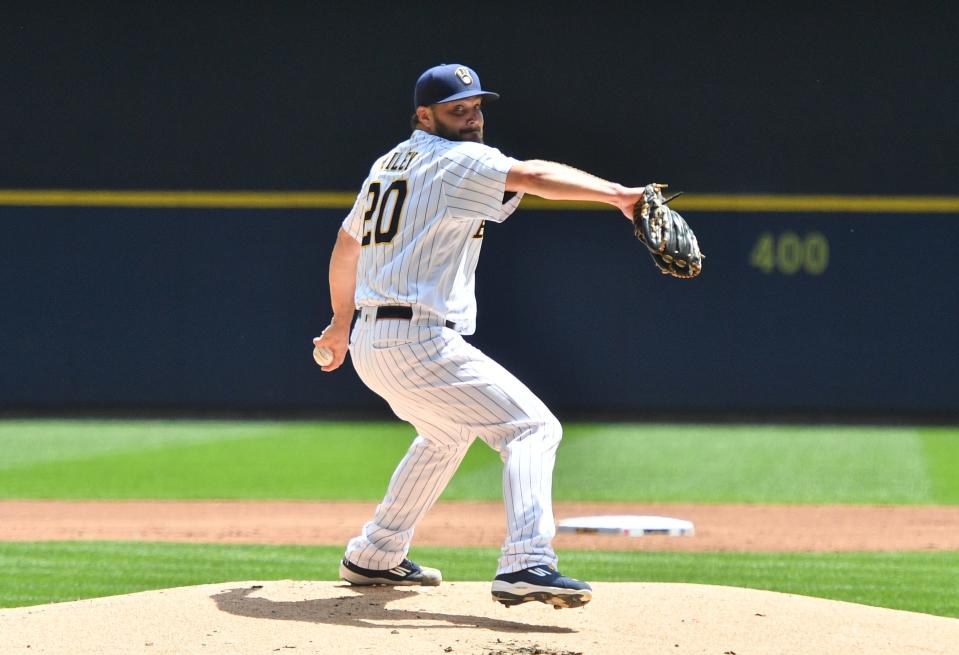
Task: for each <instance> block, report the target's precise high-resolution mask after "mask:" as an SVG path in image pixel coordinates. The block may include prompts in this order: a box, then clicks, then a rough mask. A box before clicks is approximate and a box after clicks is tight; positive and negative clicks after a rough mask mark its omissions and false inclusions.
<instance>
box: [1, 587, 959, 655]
mask: <svg viewBox="0 0 959 655" xmlns="http://www.w3.org/2000/svg"><path fill="white" fill-rule="evenodd" d="M594 590H595V597H594V600H593V602H592V603H590V605H588V606H587V607H585V608H582V609H574V610H560V611H556V610H553V609H552V608H551V607H548V606H546V605H541V604H539V603H529V604H526V605H521V606H519V607H514V608H511V609H507V608H505V607H503V606H501V605H499V604H497V603H494V602H492V601H491V600H490V596H489V584H488V583H486V582H454V583H444V584H443V585H442V586H440V587H432V588H383V587H378V588H366V589H363V588H356V587H348V586H345V585H342V584H340V583H331V582H296V581H294V582H291V581H278V582H226V583H221V584H211V585H202V586H197V587H184V588H179V589H166V590H162V591H149V592H143V593H138V594H130V595H126V596H113V597H109V598H96V599H91V600H82V601H76V602H72V603H60V604H55V605H42V606H36V607H22V608H16V609H5V610H0V635H3V639H2V643H0V652H2V653H25V654H26V653H29V654H31V655H32V654H35V653H64V654H66V653H69V654H70V655H81V654H84V653H97V654H104V653H147V654H150V655H161V654H165V653H171V654H172V653H210V654H214V655H218V654H224V655H225V654H230V655H235V654H243V653H258V654H259V653H271V652H277V653H291V654H296V653H324V654H326V653H336V654H343V655H347V654H352V653H384V652H401V653H405V654H408V655H419V654H420V653H425V654H430V653H437V654H440V653H453V654H456V653H461V654H482V655H573V654H576V653H582V654H583V655H605V654H608V653H610V654H611V653H617V654H620V653H670V654H672V655H675V654H681V653H709V654H715V655H722V654H726V655H731V654H736V655H748V654H751V653H780V654H789V653H796V654H800V653H801V654H803V655H806V654H808V653H817V655H830V654H833V653H834V654H836V655H840V654H841V655H847V654H848V653H854V652H857V653H870V654H871V655H878V654H881V653H889V654H890V655H892V654H895V655H908V654H909V653H923V654H925V655H929V654H931V653H947V652H955V650H954V648H955V644H957V643H959V620H956V619H947V618H941V617H935V616H929V615H925V614H916V613H911V612H902V611H898V610H889V609H882V608H876V607H867V606H864V605H855V604H851V603H842V602H837V601H829V600H821V599H816V598H807V597H804V596H795V595H790V594H779V593H772V592H762V591H753V590H747V589H737V588H732V587H711V586H704V585H687V584H640V583H597V584H595V585H594Z"/></svg>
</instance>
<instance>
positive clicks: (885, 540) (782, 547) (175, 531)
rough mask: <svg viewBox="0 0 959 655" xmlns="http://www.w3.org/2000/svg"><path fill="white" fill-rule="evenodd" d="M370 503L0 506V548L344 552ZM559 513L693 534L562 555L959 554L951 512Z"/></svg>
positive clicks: (477, 515)
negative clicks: (5, 544)
mask: <svg viewBox="0 0 959 655" xmlns="http://www.w3.org/2000/svg"><path fill="white" fill-rule="evenodd" d="M374 507H375V504H374V503H349V502H336V503H333V502H324V503H313V502H254V501H231V502H211V501H196V502H171V501H72V502H71V501H35V500H26V501H0V541H43V540H78V539H104V540H149V541H179V542H209V543H270V544H332V545H344V544H345V543H346V541H347V540H348V539H349V538H350V537H352V536H354V535H355V534H356V533H357V531H358V530H359V528H360V526H361V525H362V524H363V522H364V521H365V520H367V518H368V517H369V516H370V515H371V514H372V512H373V509H374ZM555 513H556V518H557V519H558V520H561V519H563V518H567V517H573V516H584V515H601V514H651V515H661V516H672V517H677V518H683V519H688V520H691V521H693V523H694V525H695V526H696V535H695V536H694V537H674V538H671V537H658V536H657V537H642V538H630V537H621V536H605V535H604V536H590V535H567V534H560V535H559V536H557V538H556V541H555V545H556V547H557V548H558V549H559V550H563V549H584V550H684V551H753V552H758V551H773V552H785V551H809V552H813V551H856V550H860V551H881V550H959V507H954V506H953V507H915V506H896V507H885V506H883V507H877V506H850V505H835V506H807V505H691V504H640V503H556V504H555ZM505 524H506V519H505V514H504V511H503V506H502V504H501V503H476V502H445V503H438V504H437V505H436V506H435V507H433V508H432V509H431V510H430V512H429V513H428V514H427V515H426V517H425V518H424V519H423V521H422V522H421V523H420V524H419V525H418V526H417V529H416V539H415V546H464V545H469V546H485V547H497V546H499V545H500V542H501V541H502V539H503V535H504V531H505Z"/></svg>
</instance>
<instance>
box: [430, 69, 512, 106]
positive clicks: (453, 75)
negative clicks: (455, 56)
mask: <svg viewBox="0 0 959 655" xmlns="http://www.w3.org/2000/svg"><path fill="white" fill-rule="evenodd" d="M472 96H485V97H487V98H489V99H490V100H496V99H497V98H499V94H498V93H493V92H492V91H484V90H483V88H482V87H481V86H480V78H479V75H477V74H476V71H474V70H473V69H472V68H470V67H469V66H464V65H462V64H440V65H439V66H433V68H430V69H427V70H426V71H425V72H424V73H423V74H422V75H420V79H418V80H416V88H415V89H414V90H413V107H414V108H415V107H421V106H428V105H435V104H436V103H439V102H452V101H453V100H460V99H462V98H470V97H472Z"/></svg>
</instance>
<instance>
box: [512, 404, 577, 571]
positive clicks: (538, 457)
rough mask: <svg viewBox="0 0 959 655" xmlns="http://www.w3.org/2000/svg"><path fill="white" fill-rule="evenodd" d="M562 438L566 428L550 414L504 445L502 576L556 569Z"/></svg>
mask: <svg viewBox="0 0 959 655" xmlns="http://www.w3.org/2000/svg"><path fill="white" fill-rule="evenodd" d="M561 438H562V427H561V426H560V424H559V421H557V420H556V419H555V418H554V417H553V416H552V415H551V414H550V415H549V417H548V418H544V419H543V420H540V421H537V422H533V423H531V424H530V425H529V426H528V427H526V428H525V429H524V430H522V431H520V432H519V433H518V434H517V435H515V436H514V437H512V438H508V439H506V440H504V441H503V442H502V444H501V449H500V453H501V457H502V458H503V500H504V502H505V504H506V529H507V536H506V540H505V542H504V543H503V549H502V554H501V556H500V559H499V566H498V568H497V574H501V573H511V572H513V571H519V570H522V569H527V568H530V567H532V566H537V565H539V564H544V565H547V566H555V565H556V562H557V557H556V553H555V552H554V551H553V548H552V545H551V542H552V540H553V537H555V536H556V525H555V519H554V517H553V503H552V491H553V465H554V463H555V461H556V449H557V447H558V446H559V442H560V439H561Z"/></svg>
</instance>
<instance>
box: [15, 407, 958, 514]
mask: <svg viewBox="0 0 959 655" xmlns="http://www.w3.org/2000/svg"><path fill="white" fill-rule="evenodd" d="M413 436H414V433H413V430H412V428H410V427H409V426H407V425H405V424H403V423H400V422H391V423H337V422H330V423H324V422H255V421H237V422H226V421H47V420H36V421H32V420H30V421H0V498H169V499H176V498H224V499H228V498H251V499H266V498H269V499H355V500H378V499H379V498H380V497H381V496H382V494H383V491H384V490H385V486H386V483H387V481H388V479H389V476H390V474H391V472H392V470H393V467H394V466H395V465H396V463H397V462H398V461H399V459H400V457H402V454H403V452H404V451H405V450H406V447H407V446H408V445H409V442H410V440H411V439H412V438H413ZM501 470H502V467H501V464H500V461H499V457H498V455H497V454H496V453H494V452H492V451H491V450H490V449H489V448H487V447H486V446H485V445H483V444H482V443H481V442H479V441H478V442H477V443H476V444H474V446H473V447H472V448H471V449H470V452H469V453H468V454H467V457H466V459H465V460H464V462H463V464H462V466H461V467H460V470H459V471H458V472H457V474H456V476H455V477H454V478H453V481H452V482H451V483H450V485H449V487H448V488H447V490H446V492H445V493H444V496H443V497H444V498H446V499H457V500H460V499H479V500H483V499H486V500H497V499H499V498H500V497H501V482H500V475H501ZM956 470H959V429H955V428H925V429H920V428H883V427H830V426H825V427H794V426H749V425H733V426H725V425H724V426H707V425H632V424H573V425H568V426H566V434H565V437H564V440H563V443H562V445H561V446H560V450H559V455H558V458H557V463H556V473H555V478H554V498H555V499H557V500H606V501H628V502H640V501H647V502H654V501H662V502H668V501H673V502H707V503H718V502H744V503H758V502H782V503H888V504H959V476H957V475H955V471H956Z"/></svg>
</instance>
